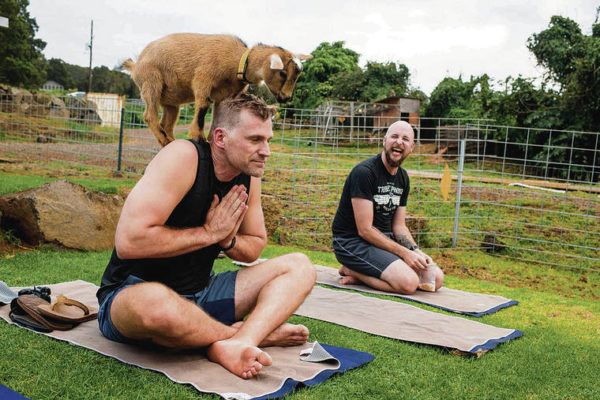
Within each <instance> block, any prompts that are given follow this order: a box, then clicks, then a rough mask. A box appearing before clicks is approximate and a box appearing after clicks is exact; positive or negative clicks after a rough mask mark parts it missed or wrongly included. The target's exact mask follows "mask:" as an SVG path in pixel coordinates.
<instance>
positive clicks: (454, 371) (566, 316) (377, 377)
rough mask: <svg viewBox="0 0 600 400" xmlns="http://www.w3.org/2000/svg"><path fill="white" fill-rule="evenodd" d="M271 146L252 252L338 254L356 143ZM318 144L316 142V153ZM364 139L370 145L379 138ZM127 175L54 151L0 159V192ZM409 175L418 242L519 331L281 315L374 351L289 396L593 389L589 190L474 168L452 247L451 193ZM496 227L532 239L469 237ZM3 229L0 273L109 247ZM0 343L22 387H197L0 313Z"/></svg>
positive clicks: (18, 280) (52, 395)
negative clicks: (478, 354)
mask: <svg viewBox="0 0 600 400" xmlns="http://www.w3.org/2000/svg"><path fill="white" fill-rule="evenodd" d="M273 147H274V149H275V150H276V151H275V152H274V154H273V157H272V158H271V160H270V165H269V168H268V170H267V174H266V176H265V183H264V186H263V192H264V194H265V196H264V199H265V203H264V205H265V207H266V208H265V209H266V210H267V209H268V210H269V213H270V212H273V213H274V217H275V221H276V225H275V226H271V227H270V228H271V229H272V231H271V239H272V240H271V243H272V245H271V246H269V247H268V248H267V250H266V251H265V253H264V254H263V256H266V257H274V256H276V255H279V254H283V253H288V252H291V251H301V252H304V253H306V254H308V255H309V256H310V258H311V260H313V262H315V263H318V264H322V265H330V266H336V265H337V262H336V261H335V258H334V257H333V256H332V254H331V253H330V252H327V251H319V250H323V249H326V248H327V247H328V243H329V240H330V239H329V224H330V219H331V217H332V216H333V213H334V212H335V208H336V206H337V201H338V199H339V192H340V191H341V184H342V183H343V178H344V177H345V174H347V171H348V169H349V168H350V167H351V166H352V165H354V164H355V163H356V162H357V161H358V157H359V156H358V155H357V154H350V153H351V152H349V153H348V154H347V155H344V154H340V153H339V152H338V153H337V154H335V153H333V154H335V156H333V157H332V156H331V153H330V152H329V151H325V150H322V149H319V150H318V151H316V149H315V147H314V146H312V145H311V146H309V145H308V144H306V143H304V144H301V145H300V147H298V148H294V145H292V144H289V143H283V144H282V143H277V141H275V143H274V145H273ZM300 148H301V149H302V151H305V153H306V154H305V156H303V155H302V154H301V153H302V152H301V151H299V149H300ZM361 150H362V149H361ZM319 151H323V154H322V155H319V154H317V153H318V152H319ZM367 151H377V150H376V145H374V146H372V148H368V149H367ZM292 155H293V157H292ZM17 156H18V155H17ZM361 157H362V155H361ZM11 158H14V157H11ZM409 167H410V168H413V167H414V168H417V169H419V168H420V167H422V168H425V169H431V168H434V167H435V164H426V163H423V164H419V163H414V164H411V165H410V166H409ZM435 168H437V167H435ZM138 177H139V174H125V176H123V177H115V176H113V175H112V172H111V171H107V170H101V169H96V168H93V167H88V166H84V165H73V164H72V163H67V162H62V161H48V162H46V163H33V162H25V163H11V162H5V163H1V164H0V195H3V194H7V193H13V192H16V191H20V190H26V189H29V188H34V187H37V186H39V185H41V184H43V183H47V182H50V181H54V180H57V179H67V180H69V181H72V182H75V183H79V184H82V185H84V186H86V187H87V188H89V189H92V190H100V191H103V192H105V193H110V194H114V193H119V194H126V193H127V192H128V190H129V189H130V188H131V187H132V186H133V184H134V183H135V181H136V180H137V179H138ZM412 182H413V190H412V191H411V203H410V207H411V208H410V211H411V213H412V214H413V215H415V216H417V217H424V218H425V219H427V224H426V225H425V226H424V227H423V230H422V232H421V235H420V240H422V242H421V244H424V245H425V246H422V247H428V248H430V249H431V248H434V250H431V254H432V255H433V256H434V258H435V259H436V260H437V261H438V263H439V264H440V265H441V266H442V267H443V268H444V270H445V272H446V274H447V285H448V286H450V287H453V288H457V289H462V290H468V291H474V292H486V293H493V294H499V295H502V296H505V297H509V298H513V299H516V300H519V301H520V302H521V304H520V305H519V306H516V307H511V308H508V309H505V310H502V311H500V312H498V313H496V314H493V315H489V316H485V317H483V318H479V319H476V320H477V321H480V322H484V323H488V324H491V325H494V326H499V327H504V328H514V329H519V330H521V331H523V332H524V333H525V336H524V337H522V338H520V339H517V340H515V341H513V342H509V343H507V344H503V345H501V346H499V347H498V348H497V349H495V350H494V351H492V352H490V353H488V354H486V355H485V356H484V357H482V358H480V359H474V358H465V357H461V356H456V355H453V354H451V353H450V352H448V351H447V350H444V349H438V348H434V347H430V346H424V345H416V344H411V343H404V342H400V341H395V340H390V339H385V338H382V337H377V336H373V335H369V334H366V333H362V332H359V331H355V330H352V329H348V328H343V327H339V326H336V325H333V324H329V323H325V322H321V321H316V320H311V319H308V318H301V317H292V318H291V321H292V322H296V323H303V324H305V325H306V326H308V327H309V329H310V330H311V338H310V339H311V340H318V341H320V342H323V343H327V344H331V345H336V346H345V347H351V348H354V349H357V350H362V351H368V352H371V353H373V354H374V355H375V356H376V359H375V361H374V362H373V363H371V364H369V365H367V366H365V367H363V368H360V369H358V370H354V371H350V372H349V373H347V374H345V375H343V376H339V377H335V378H333V379H330V380H329V381H327V382H325V383H324V384H322V385H319V386H318V387H316V388H313V389H309V390H301V391H299V392H297V393H295V394H293V395H292V396H291V398H302V399H305V398H307V399H308V398H310V399H313V398H314V399H322V398H326V399H329V398H333V399H345V398H370V399H371V398H372V399H381V398H390V399H391V398H394V399H396V398H398V399H404V398H406V399H408V398H415V397H418V398H420V399H421V398H422V399H429V398H431V399H439V398H466V399H471V398H473V399H480V398H494V399H513V398H517V399H521V398H523V399H550V398H552V399H553V398H561V399H562V398H570V399H592V398H600V387H599V386H598V385H597V384H596V379H597V376H598V373H599V371H600V341H599V340H598V337H599V335H600V302H599V301H598V300H599V299H600V273H598V272H597V271H594V269H596V270H597V269H598V265H595V264H594V263H597V258H598V255H597V253H595V252H594V250H593V249H597V248H598V247H600V242H599V241H600V233H599V232H598V226H597V225H595V220H596V219H597V217H596V216H597V215H599V214H598V212H600V211H598V202H597V199H596V198H597V197H596V195H590V194H584V193H580V194H579V195H578V197H577V198H575V200H576V201H569V199H570V197H566V195H565V196H562V197H561V196H560V195H550V194H545V193H541V194H538V193H532V192H527V191H525V190H522V189H519V188H511V189H508V188H506V187H500V186H498V185H490V184H485V183H478V182H475V183H473V184H469V185H466V186H465V188H463V203H462V207H463V208H462V212H463V214H461V215H462V216H463V219H461V231H462V233H461V241H460V243H461V247H463V248H462V249H448V248H447V247H448V245H449V240H450V237H451V236H450V234H451V229H452V223H453V219H452V217H453V212H454V202H452V201H451V202H443V201H441V200H440V197H439V182H438V181H437V180H435V179H427V178H422V177H415V178H414V179H413V180H412ZM269 198H270V199H285V201H286V206H285V207H281V206H280V205H279V203H277V202H275V203H273V204H269V203H268V202H267V199H269ZM267 206H269V207H267ZM586 215H587V216H586ZM467 217H468V218H467ZM268 228H269V227H268ZM494 230H496V231H501V230H504V231H506V232H511V233H510V234H509V235H508V236H509V237H505V238H504V237H503V238H502V239H503V240H504V241H505V242H506V243H507V244H508V245H509V246H512V247H518V245H519V244H520V243H523V240H529V241H530V242H531V243H530V245H531V247H530V248H531V249H534V251H532V252H520V251H519V250H518V249H511V248H509V249H508V250H507V251H505V252H503V253H500V254H488V253H485V252H483V251H482V250H481V249H480V248H479V244H478V240H480V238H479V237H480V236H481V232H484V231H494ZM470 232H471V233H470ZM0 233H1V235H0V280H3V281H5V282H7V283H8V284H9V285H14V286H25V285H33V284H43V283H57V282H61V281H67V280H73V279H84V280H87V281H90V282H93V283H96V284H97V283H98V282H99V281H100V276H101V274H102V272H103V270H104V267H105V265H106V262H107V260H108V257H109V253H108V252H78V251H69V250H64V249H57V248H53V247H49V246H45V247H41V248H35V249H28V248H26V246H23V244H22V243H20V241H19V239H18V238H16V237H15V235H14V232H3V233H2V232H1V231H0ZM510 235H512V236H514V237H510ZM515 237H516V238H515ZM517 239H518V240H517ZM540 239H543V240H542V241H541V242H539V240H540ZM277 243H279V244H284V245H276V244H277ZM292 244H294V245H296V246H300V247H291V245H292ZM24 247H25V248H24ZM444 247H446V248H444ZM567 250H569V251H571V252H572V254H575V255H576V256H578V257H581V263H580V264H579V266H580V267H584V268H574V269H568V268H553V267H549V266H548V265H545V264H540V263H539V262H545V261H548V262H554V263H555V264H562V263H563V261H564V260H561V257H563V256H562V252H567ZM428 251H429V250H428ZM544 252H549V253H544ZM516 258H526V259H525V260H518V259H516ZM531 261H536V262H531ZM565 263H567V261H565ZM230 268H234V267H233V265H232V264H231V263H230V262H229V261H227V260H220V261H217V263H216V269H217V270H218V271H222V270H225V269H230ZM394 301H401V300H398V299H394ZM411 304H412V303H411ZM413 305H415V304H413ZM342 306H343V305H340V307H342ZM416 306H418V307H422V308H425V309H430V310H433V309H432V308H428V307H427V306H422V305H416ZM434 311H436V310H434ZM436 312H440V311H436ZM0 343H1V345H0V346H1V347H0V348H1V349H2V352H1V354H2V355H3V356H4V357H2V358H0V384H3V385H6V386H8V387H10V388H13V389H14V390H16V391H18V392H20V393H23V394H24V395H26V396H28V397H30V398H33V399H63V398H67V399H68V398H73V399H109V398H110V399H112V398H123V399H125V398H126V399H129V398H144V399H145V398H151V399H154V398H156V399H164V398H178V399H179V398H182V399H187V398H190V399H191V398H199V397H201V396H200V395H199V394H198V392H196V391H195V390H194V389H192V388H190V387H186V386H183V385H178V384H174V383H172V382H171V381H169V380H168V379H167V378H165V377H164V376H162V375H159V374H156V373H153V372H149V371H145V370H142V369H139V368H134V367H130V366H126V365H124V364H121V363H119V362H117V361H115V360H112V359H109V358H107V357H103V356H101V355H99V354H96V353H94V352H91V351H88V350H85V349H82V348H76V347H73V346H70V345H68V344H65V343H62V342H58V341H55V340H52V339H49V338H45V337H42V336H40V335H36V334H34V333H31V332H28V331H25V330H22V329H19V328H17V327H14V326H9V325H8V324H5V323H3V322H0ZM205 397H208V396H205Z"/></svg>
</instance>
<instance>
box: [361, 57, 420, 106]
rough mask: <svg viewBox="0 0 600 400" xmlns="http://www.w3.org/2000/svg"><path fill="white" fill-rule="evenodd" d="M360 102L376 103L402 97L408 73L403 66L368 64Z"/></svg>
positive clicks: (406, 86)
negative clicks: (388, 98) (392, 97)
mask: <svg viewBox="0 0 600 400" xmlns="http://www.w3.org/2000/svg"><path fill="white" fill-rule="evenodd" d="M364 73H365V87H364V88H363V95H362V100H364V101H377V100H382V99H384V98H386V97H390V96H404V95H405V94H406V91H407V89H408V80H409V78H410V72H409V71H408V67H407V66H406V65H404V64H396V63H393V62H388V63H379V62H368V63H367V65H366V68H365V72H364Z"/></svg>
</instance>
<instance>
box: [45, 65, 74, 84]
mask: <svg viewBox="0 0 600 400" xmlns="http://www.w3.org/2000/svg"><path fill="white" fill-rule="evenodd" d="M47 76H48V79H50V80H53V81H54V82H57V83H60V84H61V85H63V87H64V88H65V89H72V88H74V87H76V85H75V81H74V80H73V76H72V75H71V74H70V72H69V70H68V69H67V63H66V62H64V61H63V60H61V59H60V58H51V59H50V60H49V61H48V70H47Z"/></svg>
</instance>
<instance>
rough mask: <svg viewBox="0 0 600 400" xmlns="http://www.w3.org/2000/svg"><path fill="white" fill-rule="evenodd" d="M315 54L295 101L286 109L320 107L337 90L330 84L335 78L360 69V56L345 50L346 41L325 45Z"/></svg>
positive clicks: (300, 84)
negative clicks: (340, 74) (343, 73)
mask: <svg viewBox="0 0 600 400" xmlns="http://www.w3.org/2000/svg"><path fill="white" fill-rule="evenodd" d="M311 54H312V56H313V58H312V59H311V60H308V61H307V62H306V63H305V64H304V72H302V74H301V75H300V78H299V79H298V82H297V83H296V89H295V90H294V97H293V98H292V101H291V102H289V103H288V104H286V107H294V108H314V107H316V106H317V105H319V104H320V103H321V102H323V100H324V99H326V98H328V97H329V96H330V95H331V93H332V91H333V89H334V86H333V84H332V82H331V81H330V78H331V77H332V76H334V75H336V74H338V73H341V72H349V71H354V70H356V68H358V58H359V54H358V53H356V52H355V51H353V50H351V49H348V48H345V47H344V42H342V41H339V42H333V43H328V42H323V43H321V44H320V45H319V46H318V47H317V48H316V49H315V50H314V51H313V52H312V53H311Z"/></svg>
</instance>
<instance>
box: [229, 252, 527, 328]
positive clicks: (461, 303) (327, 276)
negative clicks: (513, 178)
mask: <svg viewBox="0 0 600 400" xmlns="http://www.w3.org/2000/svg"><path fill="white" fill-rule="evenodd" d="M266 260H267V259H266V258H259V259H258V260H256V261H255V262H253V263H243V262H238V261H234V262H233V263H234V264H236V265H239V266H250V265H256V264H259V263H261V262H263V261H266ZM315 268H316V270H317V283H320V284H322V285H327V286H334V287H338V288H342V289H349V290H356V291H358V292H366V293H374V294H381V295H386V296H394V297H400V298H403V299H406V300H411V301H415V302H417V303H421V304H427V305H428V306H432V307H435V308H439V309H441V310H444V311H450V312H453V313H457V314H464V315H469V316H471V317H482V316H484V315H487V314H493V313H495V312H496V311H499V310H501V309H503V308H506V307H510V306H513V305H516V304H519V302H518V301H516V300H511V299H507V298H506V297H502V296H496V295H493V294H482V293H471V292H464V291H462V290H457V289H450V288H446V287H442V288H441V289H439V290H438V291H436V292H433V293H432V292H424V291H421V290H417V292H416V293H415V294H411V295H406V294H398V293H389V292H384V291H381V290H377V289H373V288H370V287H368V286H365V285H362V284H358V285H342V284H341V283H340V282H339V278H340V275H339V274H338V270H337V269H335V268H330V267H324V266H322V265H315Z"/></svg>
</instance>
